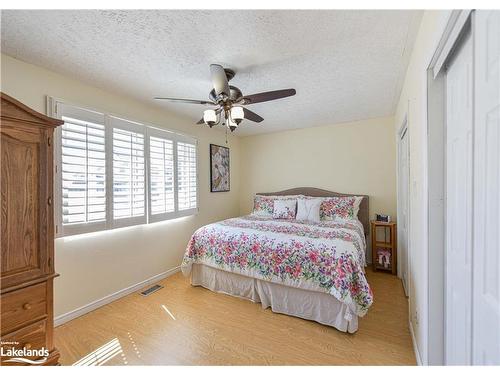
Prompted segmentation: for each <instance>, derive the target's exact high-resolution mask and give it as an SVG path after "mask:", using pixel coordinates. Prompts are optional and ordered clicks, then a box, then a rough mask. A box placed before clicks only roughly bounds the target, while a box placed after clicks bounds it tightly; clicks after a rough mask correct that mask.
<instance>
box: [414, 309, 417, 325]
mask: <svg viewBox="0 0 500 375" xmlns="http://www.w3.org/2000/svg"><path fill="white" fill-rule="evenodd" d="M413 321H414V322H415V325H417V326H418V311H415V317H414V318H413Z"/></svg>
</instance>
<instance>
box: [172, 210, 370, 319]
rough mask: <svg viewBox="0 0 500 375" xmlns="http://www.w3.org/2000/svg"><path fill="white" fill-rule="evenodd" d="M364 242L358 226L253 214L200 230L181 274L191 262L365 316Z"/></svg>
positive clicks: (367, 302)
mask: <svg viewBox="0 0 500 375" xmlns="http://www.w3.org/2000/svg"><path fill="white" fill-rule="evenodd" d="M365 248H366V244H365V237H364V234H363V226H362V225H361V223H360V222H359V221H357V220H356V221H354V220H349V221H324V222H321V223H313V224H312V223H307V222H299V221H296V220H276V219H271V218H263V217H258V216H254V215H250V216H243V217H239V218H234V219H228V220H224V221H221V222H218V223H214V224H209V225H206V226H204V227H202V228H200V229H198V230H197V231H196V232H195V233H194V234H193V236H192V237H191V240H190V241H189V244H188V246H187V249H186V253H185V255H184V259H183V261H182V266H181V269H182V272H183V274H184V275H186V276H187V275H189V274H190V272H191V265H192V264H193V263H200V264H205V265H208V266H211V267H214V268H218V269H222V270H225V271H229V272H233V273H237V274H240V275H245V276H249V277H253V278H257V279H261V280H265V281H271V282H275V283H278V284H283V285H287V286H291V287H296V288H300V289H306V290H314V291H320V292H324V293H328V294H331V295H333V296H334V297H336V298H337V299H338V300H340V301H341V302H343V303H345V304H347V305H348V306H349V308H350V309H351V311H352V312H353V313H355V314H356V315H358V316H363V315H365V314H366V312H367V311H368V308H369V307H370V305H371V304H372V302H373V294H372V291H371V289H370V286H369V285H368V282H367V280H366V277H365V273H364V266H365Z"/></svg>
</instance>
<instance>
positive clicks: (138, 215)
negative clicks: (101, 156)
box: [109, 117, 146, 228]
mask: <svg viewBox="0 0 500 375" xmlns="http://www.w3.org/2000/svg"><path fill="white" fill-rule="evenodd" d="M109 125H110V126H111V127H112V129H113V136H112V143H113V157H112V165H113V193H112V195H113V200H112V203H113V209H112V212H113V227H115V228H116V227H120V226H127V225H135V224H142V223H146V164H145V136H144V126H142V125H140V124H137V123H134V122H131V121H126V120H122V119H119V118H116V117H109Z"/></svg>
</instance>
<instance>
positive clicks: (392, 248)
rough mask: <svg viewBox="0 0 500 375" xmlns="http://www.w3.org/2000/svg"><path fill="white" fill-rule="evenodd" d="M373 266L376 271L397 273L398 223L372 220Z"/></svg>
mask: <svg viewBox="0 0 500 375" xmlns="http://www.w3.org/2000/svg"><path fill="white" fill-rule="evenodd" d="M370 223H371V240H372V266H373V270H374V271H381V270H382V271H389V272H391V273H392V274H394V275H395V274H396V273H397V268H396V267H397V238H396V235H397V233H396V223H395V222H394V221H391V222H389V223H385V222H382V221H375V220H372V221H371V222H370Z"/></svg>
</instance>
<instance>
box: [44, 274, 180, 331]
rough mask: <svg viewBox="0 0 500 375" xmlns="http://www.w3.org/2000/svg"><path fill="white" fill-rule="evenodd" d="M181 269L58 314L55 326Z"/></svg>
mask: <svg viewBox="0 0 500 375" xmlns="http://www.w3.org/2000/svg"><path fill="white" fill-rule="evenodd" d="M180 269H181V267H180V266H177V267H174V268H172V269H170V270H168V271H165V272H162V273H160V274H158V275H156V276H153V277H150V278H149V279H146V280H144V281H141V282H139V283H137V284H134V285H131V286H129V287H127V288H124V289H122V290H119V291H117V292H115V293H112V294H110V295H107V296H106V297H103V298H100V299H98V300H95V301H93V302H90V303H88V304H86V305H84V306H82V307H79V308H77V309H75V310H73V311H69V312H67V313H64V314H61V315H58V316H56V317H55V318H54V326H55V327H57V326H60V325H61V324H64V323H67V322H69V321H70V320H73V319H76V318H78V317H79V316H82V315H85V314H87V313H89V312H91V311H93V310H96V309H98V308H99V307H102V306H104V305H107V304H108V303H111V302H113V301H116V300H117V299H120V298H122V297H125V296H126V295H128V294H131V293H134V292H136V291H138V290H140V289H143V288H144V287H146V286H148V285H150V284H153V283H156V282H157V281H159V280H162V279H165V278H167V277H169V276H172V275H174V274H176V273H177V272H179V271H180Z"/></svg>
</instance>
